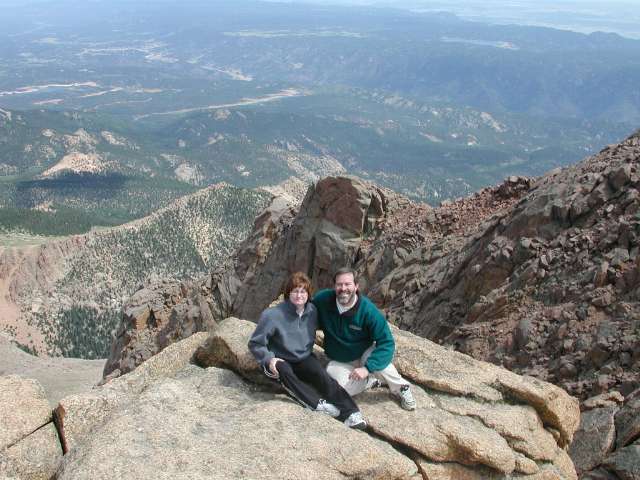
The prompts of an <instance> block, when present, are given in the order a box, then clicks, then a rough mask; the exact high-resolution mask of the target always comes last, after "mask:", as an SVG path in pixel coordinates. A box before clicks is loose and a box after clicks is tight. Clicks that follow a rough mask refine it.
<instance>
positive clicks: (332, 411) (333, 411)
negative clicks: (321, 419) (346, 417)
mask: <svg viewBox="0 0 640 480" xmlns="http://www.w3.org/2000/svg"><path fill="white" fill-rule="evenodd" d="M316 412H322V413H326V414H328V415H331V416H332V417H333V418H336V417H338V416H340V410H338V408H337V407H336V406H335V405H334V404H333V403H329V402H327V401H326V400H323V399H320V400H319V401H318V406H317V407H316Z"/></svg>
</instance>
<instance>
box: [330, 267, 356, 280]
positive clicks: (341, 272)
mask: <svg viewBox="0 0 640 480" xmlns="http://www.w3.org/2000/svg"><path fill="white" fill-rule="evenodd" d="M347 273H350V274H351V275H353V283H358V275H357V274H356V271H355V270H354V269H353V268H351V267H342V268H339V269H338V270H336V273H334V274H333V283H336V278H338V277H339V276H340V275H345V274H347Z"/></svg>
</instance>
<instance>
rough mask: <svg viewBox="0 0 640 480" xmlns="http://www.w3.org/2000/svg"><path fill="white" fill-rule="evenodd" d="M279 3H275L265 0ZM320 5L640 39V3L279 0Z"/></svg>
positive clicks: (586, 0)
mask: <svg viewBox="0 0 640 480" xmlns="http://www.w3.org/2000/svg"><path fill="white" fill-rule="evenodd" d="M266 1H278V0H266ZM281 1H285V2H292V3H316V4H323V5H359V6H366V5H370V6H378V7H383V6H384V7H395V8H403V9H410V10H413V11H416V12H421V11H425V12H427V11H447V12H451V13H455V14H456V15H458V16H460V17H462V18H465V19H468V20H478V21H488V22H491V23H501V24H505V23H515V24H519V25H538V26H548V27H554V28H560V29H567V30H574V31H577V32H582V33H591V32H594V31H604V32H615V33H618V34H620V35H624V36H627V37H631V38H640V0H608V1H603V0H281Z"/></svg>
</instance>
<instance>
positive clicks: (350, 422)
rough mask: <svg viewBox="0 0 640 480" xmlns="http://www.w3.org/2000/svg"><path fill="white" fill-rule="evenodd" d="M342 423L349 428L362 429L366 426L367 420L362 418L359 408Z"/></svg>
mask: <svg viewBox="0 0 640 480" xmlns="http://www.w3.org/2000/svg"><path fill="white" fill-rule="evenodd" d="M344 424H345V425H346V426H347V427H349V428H355V429H357V430H364V429H365V428H367V422H365V420H364V418H362V413H360V411H359V410H358V411H357V412H353V413H352V414H351V415H349V416H348V417H347V419H346V420H345V421H344Z"/></svg>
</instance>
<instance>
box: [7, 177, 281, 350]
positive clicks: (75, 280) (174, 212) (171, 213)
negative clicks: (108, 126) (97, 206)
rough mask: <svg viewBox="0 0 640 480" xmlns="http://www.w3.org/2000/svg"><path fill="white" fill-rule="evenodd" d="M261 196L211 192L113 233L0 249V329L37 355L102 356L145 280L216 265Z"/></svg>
mask: <svg viewBox="0 0 640 480" xmlns="http://www.w3.org/2000/svg"><path fill="white" fill-rule="evenodd" d="M269 198H270V195H269V194H267V193H264V192H258V191H252V190H243V189H238V188H235V187H230V186H226V185H218V186H213V187H209V188H207V189H204V190H201V191H199V192H197V193H196V194H193V195H190V196H187V197H183V198H181V199H179V200H177V201H175V202H174V203H173V204H172V205H170V206H169V207H166V208H164V209H162V210H160V211H158V212H156V213H154V214H153V215H151V216H149V217H145V218H143V219H141V220H137V221H135V222H133V223H129V224H126V225H123V226H121V227H116V228H113V229H106V230H101V231H94V232H91V233H89V234H85V235H79V236H73V237H69V238H67V239H64V240H60V241H55V242H49V243H46V244H44V245H41V246H31V247H26V248H5V249H3V251H2V252H0V255H1V256H2V261H1V262H0V264H2V266H3V268H2V273H1V277H2V280H1V283H0V286H2V292H1V295H0V298H1V299H2V303H3V304H2V308H3V311H4V312H5V313H6V315H5V316H4V317H3V323H2V327H3V329H4V330H7V331H9V333H12V334H13V335H14V336H15V337H16V339H17V340H18V341H19V342H20V343H22V344H23V345H26V346H28V347H30V348H32V349H35V350H37V351H39V352H43V353H49V354H62V355H64V356H75V357H83V358H103V357H105V356H106V355H107V353H108V347H109V344H110V338H111V334H112V331H113V330H114V329H115V327H116V326H117V322H118V318H119V315H120V313H119V311H120V307H121V305H122V302H123V299H125V298H127V296H129V295H130V294H131V293H132V292H133V291H134V290H135V289H136V288H138V287H139V285H140V284H141V283H142V282H144V281H145V280H148V279H149V278H158V277H169V278H176V279H189V278H194V277H198V276H200V275H202V274H203V273H205V272H207V271H209V270H210V269H212V268H215V267H217V266H219V265H221V264H222V263H223V262H224V261H226V260H227V259H228V256H229V255H230V254H231V252H233V250H234V249H235V248H236V245H237V244H238V242H240V241H241V240H242V239H244V237H245V236H246V235H247V234H248V232H249V230H250V228H251V224H252V222H253V219H254V217H255V216H256V215H257V213H258V212H259V211H260V210H261V209H262V208H263V206H264V205H265V203H266V202H267V201H268V199H269Z"/></svg>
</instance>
